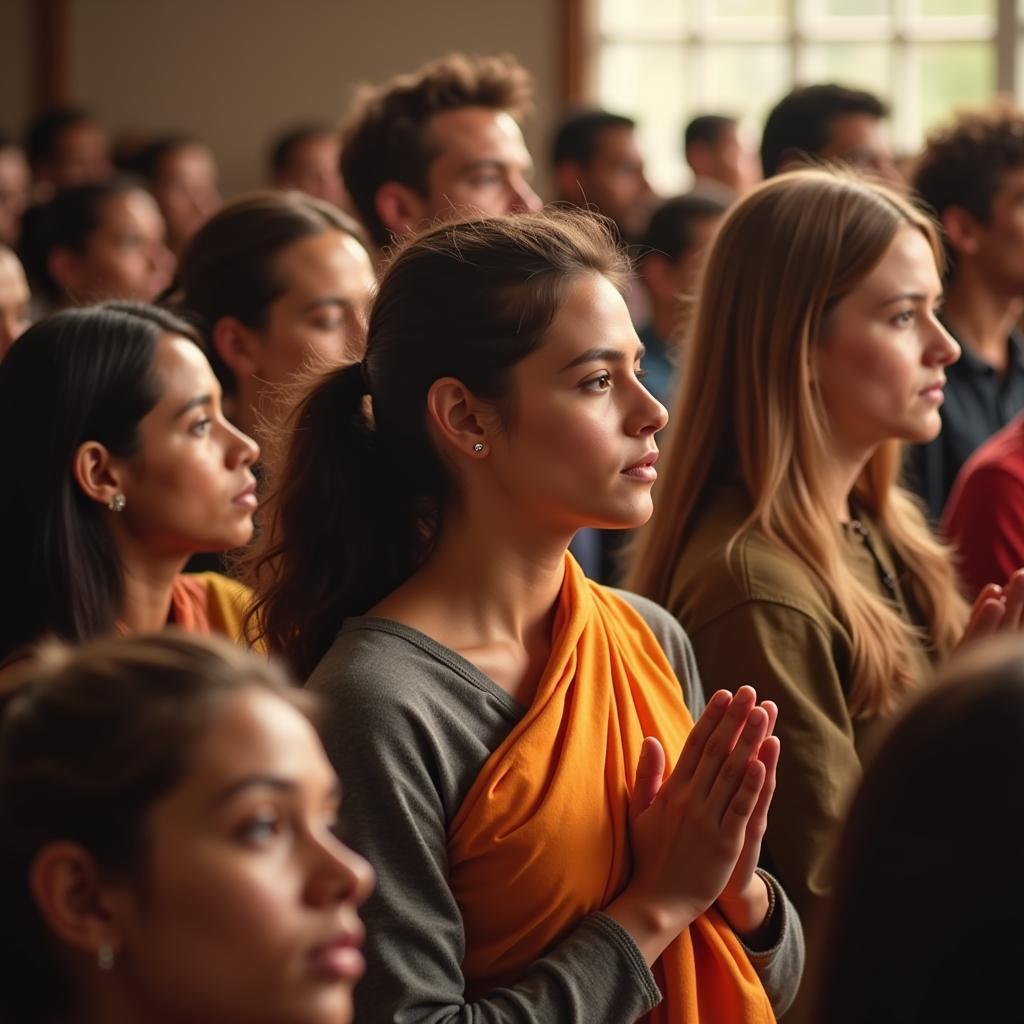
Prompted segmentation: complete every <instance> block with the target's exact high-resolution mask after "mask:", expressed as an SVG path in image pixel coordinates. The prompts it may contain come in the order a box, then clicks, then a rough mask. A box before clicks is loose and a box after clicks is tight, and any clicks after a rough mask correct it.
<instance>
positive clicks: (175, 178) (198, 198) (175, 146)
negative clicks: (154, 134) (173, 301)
mask: <svg viewBox="0 0 1024 1024" xmlns="http://www.w3.org/2000/svg"><path fill="white" fill-rule="evenodd" d="M132 163H133V166H134V169H135V171H136V172H137V173H138V175H139V176H140V177H141V178H142V180H143V181H144V182H145V183H146V187H147V188H148V189H149V191H150V192H151V193H152V194H153V198H154V199H156V201H157V205H158V206H159V207H160V212H161V213H162V214H163V218H164V223H165V224H166V225H167V245H168V247H169V248H170V249H171V251H172V252H173V253H175V255H179V256H180V255H181V251H182V249H183V248H184V247H185V244H186V243H187V242H188V240H189V239H190V238H191V237H192V236H193V235H194V234H195V233H196V231H198V230H199V228H200V227H202V225H203V224H204V223H205V222H206V221H207V220H208V219H209V218H210V217H211V216H212V215H213V214H215V213H216V212H217V211H218V210H219V209H220V206H221V198H220V190H219V189H218V187H217V165H216V163H215V162H214V159H213V154H212V153H211V152H210V150H209V149H207V147H206V146H204V145H203V144H202V143H201V142H198V141H196V140H195V139H189V138H184V137H180V136H175V137H170V138H166V139H159V140H157V141H156V142H153V143H150V144H149V145H148V146H145V147H144V148H143V149H142V150H141V151H140V152H139V153H138V154H137V155H136V156H135V159H134V160H133V161H132Z"/></svg>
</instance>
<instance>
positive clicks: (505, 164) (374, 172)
mask: <svg viewBox="0 0 1024 1024" xmlns="http://www.w3.org/2000/svg"><path fill="white" fill-rule="evenodd" d="M532 91H533V86H532V81H531V78H530V75H529V73H528V72H527V71H526V69H525V68H523V67H522V66H521V65H520V64H518V63H517V62H516V61H515V60H514V59H513V58H511V57H468V56H465V55H463V54H451V55H450V56H447V57H442V58H441V59H439V60H436V61H432V62H431V63H429V64H427V65H425V66H424V67H422V68H420V69H419V70H418V71H416V72H413V73H412V74H406V75H399V76H397V77H395V78H393V79H391V80H390V81H388V82H385V83H384V84H383V85H381V86H379V87H376V88H373V87H368V88H366V89H364V90H363V91H362V93H361V94H360V95H359V97H358V98H357V100H356V105H355V109H354V112H353V114H352V116H351V118H350V120H349V122H348V125H347V126H346V128H345V130H344V133H343V139H342V157H341V171H342V176H343V177H344V179H345V184H346V186H347V187H348V191H349V194H350V196H351V197H352V201H353V203H354V205H355V207H356V210H357V211H358V213H359V217H360V219H361V220H362V222H363V224H364V225H365V227H366V229H367V231H368V232H369V234H370V236H371V238H372V239H373V241H374V243H375V244H376V245H377V246H378V247H379V248H383V247H384V246H386V245H388V244H389V243H390V242H391V241H392V239H393V238H394V237H395V236H398V235H402V234H404V233H406V232H408V231H410V230H415V229H416V228H418V227H421V226H423V225H425V224H428V223H429V222H430V221H433V220H437V219H445V218H447V217H452V216H460V215H462V214H465V213H474V212H476V213H481V214H487V215H494V214H503V213H512V212H515V211H522V210H532V211H536V210H539V209H540V207H541V201H540V199H539V198H538V197H537V194H536V193H535V192H534V190H533V187H532V186H531V184H530V182H531V179H532V176H533V161H532V159H531V157H530V153H529V151H528V150H527V148H526V143H525V142H524V141H523V134H522V132H521V131H520V128H519V124H518V121H519V119H520V118H521V117H522V116H523V115H524V114H525V113H526V112H527V111H528V110H529V109H530V106H531V103H532Z"/></svg>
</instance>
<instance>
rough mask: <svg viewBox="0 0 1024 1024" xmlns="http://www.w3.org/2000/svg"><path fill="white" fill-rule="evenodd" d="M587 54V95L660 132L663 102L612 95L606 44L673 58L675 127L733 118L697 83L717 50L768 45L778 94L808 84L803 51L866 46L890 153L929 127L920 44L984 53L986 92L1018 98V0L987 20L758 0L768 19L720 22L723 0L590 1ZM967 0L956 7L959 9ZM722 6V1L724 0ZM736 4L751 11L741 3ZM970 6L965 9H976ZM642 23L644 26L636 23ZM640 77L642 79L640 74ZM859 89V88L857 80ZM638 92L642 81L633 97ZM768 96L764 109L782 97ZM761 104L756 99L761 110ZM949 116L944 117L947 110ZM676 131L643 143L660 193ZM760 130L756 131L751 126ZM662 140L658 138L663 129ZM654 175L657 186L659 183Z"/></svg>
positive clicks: (906, 147)
mask: <svg viewBox="0 0 1024 1024" xmlns="http://www.w3.org/2000/svg"><path fill="white" fill-rule="evenodd" d="M591 2H592V3H593V5H594V7H593V9H592V11H591V19H590V24H591V39H590V46H589V52H590V53H591V55H592V57H593V58H595V59H591V60H590V61H589V62H588V65H587V69H586V73H587V78H588V85H589V89H588V92H589V94H590V95H592V96H594V97H595V98H596V99H597V101H598V102H599V103H601V104H602V105H604V106H606V107H608V108H610V109H613V110H618V111H621V112H623V113H627V114H631V115H633V116H635V117H637V119H638V120H639V122H640V128H641V135H642V137H643V136H644V131H645V125H644V121H645V115H647V116H649V117H650V120H652V121H657V119H658V114H659V112H660V113H661V115H662V125H661V128H662V129H664V128H665V125H664V110H663V109H661V108H663V106H664V100H665V98H664V97H659V96H658V95H650V96H647V95H642V99H640V100H636V99H634V102H633V103H632V106H633V107H634V108H635V109H623V107H622V105H621V97H617V96H616V95H614V92H615V90H614V88H613V87H610V85H609V83H607V82H606V81H604V76H603V75H602V73H601V71H602V69H601V61H602V60H603V59H604V57H605V55H606V54H607V53H609V52H610V51H611V50H612V49H613V48H614V47H620V48H621V47H623V46H626V47H633V48H635V49H636V50H637V51H640V52H646V53H649V54H651V55H652V56H653V55H655V54H660V55H664V54H665V53H666V52H674V53H677V54H678V57H679V60H680V61H681V62H682V67H681V74H682V75H683V80H684V82H685V88H684V92H685V96H686V102H685V104H684V107H685V109H683V110H682V111H681V113H682V115H683V120H684V121H685V119H688V118H689V117H692V116H694V115H695V114H697V113H739V114H741V115H742V114H744V113H745V112H744V111H734V110H719V109H715V108H716V107H717V105H716V104H714V103H709V102H708V101H707V100H706V99H705V98H704V96H705V89H704V88H703V84H704V83H705V82H706V81H707V70H708V69H707V61H708V60H709V59H713V58H712V57H711V56H710V55H711V54H712V52H713V50H714V48H715V47H717V46H729V47H733V48H742V47H745V46H750V47H752V48H757V49H758V50H759V51H760V52H762V53H763V52H764V48H765V47H766V46H770V47H777V48H778V52H779V53H781V54H783V55H784V58H783V59H784V62H785V66H786V72H787V79H788V80H787V81H785V82H784V83H783V91H785V90H786V89H788V88H791V87H793V86H794V85H796V84H810V83H811V82H813V81H815V80H816V76H815V74H814V73H813V69H812V68H811V67H810V64H811V55H812V51H813V50H814V48H816V47H821V46H827V45H829V44H845V45H850V44H874V45H876V46H878V45H880V46H882V47H884V48H885V49H886V51H887V53H888V58H889V66H890V69H891V78H890V79H889V81H887V82H880V83H878V85H877V87H876V88H875V90H874V91H876V92H877V93H878V94H879V95H880V96H881V97H882V98H883V99H884V100H886V101H887V102H888V103H889V105H890V107H891V111H892V117H891V122H890V132H891V136H892V140H893V145H894V147H895V148H896V150H897V151H898V152H903V153H912V152H914V151H916V150H917V149H918V148H919V147H920V145H921V143H922V141H923V134H924V131H925V129H926V128H928V127H929V125H926V124H925V123H924V118H923V115H922V99H923V97H922V95H921V92H922V90H921V88H920V82H921V69H920V65H919V62H920V60H921V57H922V53H923V50H922V45H924V46H927V44H935V43H975V44H979V43H980V44H984V45H987V46H990V47H992V50H993V60H992V62H991V63H992V67H993V71H994V76H993V79H994V80H993V81H992V83H991V91H992V94H993V95H995V94H996V93H1003V94H1009V95H1017V96H1018V97H1021V96H1024V81H1022V78H1024V74H1019V73H1018V67H1019V66H1021V62H1022V61H1024V0H991V3H990V5H989V6H990V10H989V11H988V12H987V13H981V14H978V13H972V14H954V15H945V16H941V15H934V14H926V13H924V10H923V9H922V3H924V2H927V0H864V7H865V8H868V9H871V10H872V11H873V13H865V14H855V15H851V14H829V13H827V10H826V4H827V3H828V0H766V2H765V3H764V4H763V7H764V8H774V9H775V11H774V13H772V14H770V15H762V16H758V15H751V14H743V15H733V16H728V15H723V14H721V13H719V11H718V10H717V8H719V7H721V6H723V3H722V0H646V4H644V3H643V2H642V0H640V2H639V3H638V0H591ZM966 2H967V0H965V3H966ZM725 4H726V5H727V4H728V0H725ZM641 6H646V7H647V8H648V12H649V13H650V14H652V15H653V17H649V18H647V19H645V18H644V17H643V14H642V12H641V13H640V16H637V14H636V12H637V10H638V7H641ZM744 6H755V5H750V4H745V5H744ZM978 6H979V5H978V4H977V3H973V4H971V7H974V8H977V7H978ZM645 20H646V21H647V22H648V23H647V24H646V25H645ZM640 74H641V76H642V74H643V72H642V71H641V72H640ZM862 84H863V83H862ZM638 92H639V93H640V94H643V84H642V77H641V82H640V83H639V84H638V88H637V89H634V96H636V95H637V93H638ZM781 94H782V93H781V92H780V94H779V96H778V97H771V98H770V100H771V102H774V100H775V99H778V98H780V97H781ZM765 99H766V98H764V97H759V98H758V103H759V104H760V105H761V106H763V105H764V102H765ZM949 113H950V114H952V113H953V111H952V110H950V111H949ZM682 127H683V124H682V123H679V124H678V125H677V126H675V130H674V137H673V138H672V139H671V140H669V139H666V138H655V137H651V135H650V133H648V137H647V138H645V139H644V141H645V142H646V143H649V144H650V147H651V149H652V151H653V153H654V154H655V159H654V160H653V161H651V162H652V164H653V166H652V168H651V170H652V179H653V180H654V183H655V185H661V186H662V187H663V188H664V187H665V185H666V184H667V183H668V182H669V181H670V180H671V178H672V176H673V175H675V173H676V171H675V169H674V168H673V169H671V170H670V169H669V166H668V164H669V161H670V160H671V161H672V162H673V163H674V164H678V161H679V160H680V158H681V133H682ZM758 127H759V126H758ZM662 133H663V132H662ZM659 178H660V179H661V180H660V181H659Z"/></svg>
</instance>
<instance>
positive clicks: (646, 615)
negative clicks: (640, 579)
mask: <svg viewBox="0 0 1024 1024" xmlns="http://www.w3.org/2000/svg"><path fill="white" fill-rule="evenodd" d="M604 589H605V590H606V591H607V592H608V593H609V594H611V595H613V596H614V597H616V598H618V599H619V600H620V601H624V602H625V603H626V604H627V605H629V606H630V607H631V608H632V609H633V611H635V612H636V613H637V615H639V616H640V618H642V619H643V620H644V622H645V623H646V624H647V626H648V628H649V629H650V630H651V632H652V633H654V635H655V636H656V637H658V639H659V640H661V639H662V638H663V637H665V636H674V635H677V634H679V633H684V630H683V627H682V626H681V625H680V624H679V620H678V619H677V618H676V617H675V616H674V615H673V614H672V613H671V612H670V611H668V610H667V609H666V608H663V607H662V606H661V605H660V604H658V602H657V601H652V600H651V599H650V598H649V597H644V596H643V595H642V594H637V593H635V592H634V591H632V590H622V589H620V588H619V587H605V588H604ZM663 646H664V645H663Z"/></svg>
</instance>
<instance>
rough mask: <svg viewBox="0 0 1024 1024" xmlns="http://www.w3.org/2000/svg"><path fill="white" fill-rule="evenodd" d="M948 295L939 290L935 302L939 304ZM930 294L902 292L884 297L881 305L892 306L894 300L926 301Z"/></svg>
mask: <svg viewBox="0 0 1024 1024" xmlns="http://www.w3.org/2000/svg"><path fill="white" fill-rule="evenodd" d="M945 297H946V295H945V293H944V292H939V294H938V295H936V296H935V304H936V305H938V304H939V303H940V302H942V300H943V299H945ZM927 298H928V296H927V295H925V294H924V292H900V294H899V295H893V296H892V297H891V298H888V299H883V300H882V303H881V305H883V306H891V305H892V304H893V303H894V302H907V301H910V302H925V301H926V300H927Z"/></svg>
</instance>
